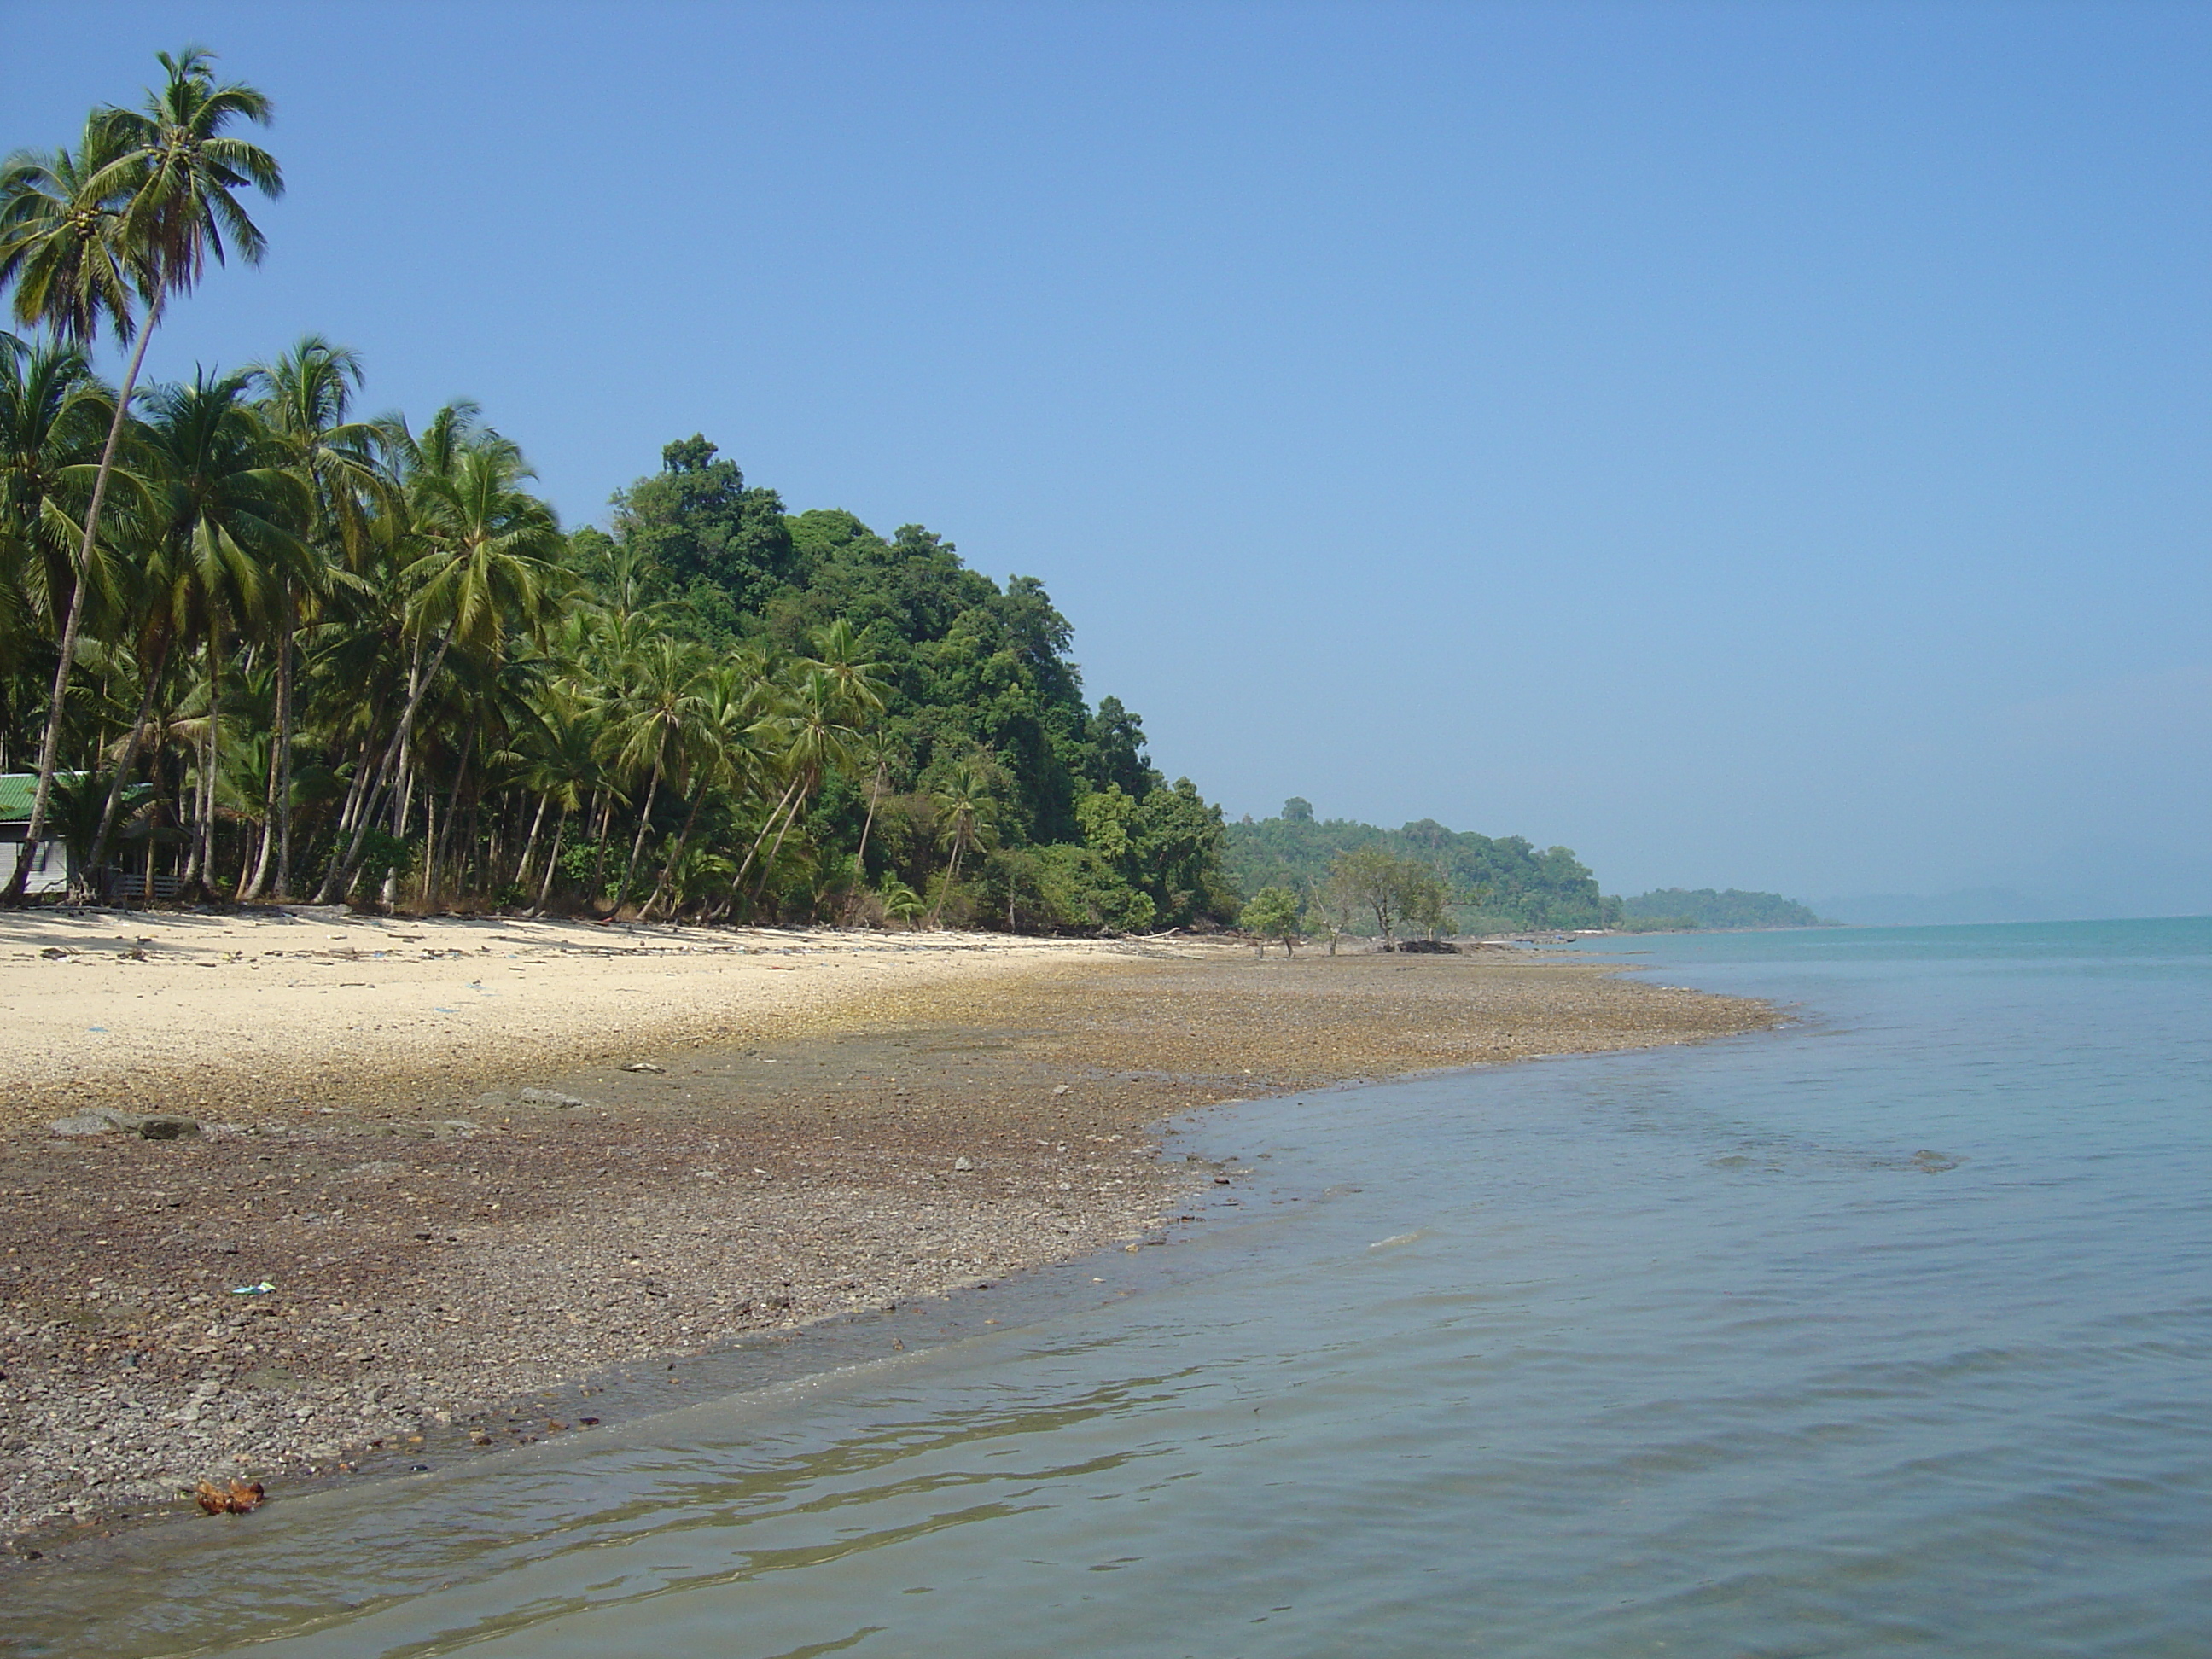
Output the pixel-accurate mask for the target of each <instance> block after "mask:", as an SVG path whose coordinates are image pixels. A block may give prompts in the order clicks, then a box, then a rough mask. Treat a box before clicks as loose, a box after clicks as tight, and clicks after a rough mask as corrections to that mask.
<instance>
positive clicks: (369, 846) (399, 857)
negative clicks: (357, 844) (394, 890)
mask: <svg viewBox="0 0 2212 1659" xmlns="http://www.w3.org/2000/svg"><path fill="white" fill-rule="evenodd" d="M421 850H422V849H421V848H419V847H418V846H417V845H416V843H415V842H411V841H405V840H402V839H401V838H400V837H399V836H395V835H392V833H391V832H390V831H388V830H384V829H375V828H374V827H372V828H371V829H369V831H368V834H367V835H366V836H364V837H362V854H361V861H360V863H359V865H358V866H356V875H355V890H356V891H362V892H369V893H374V892H375V891H376V890H378V889H379V888H380V887H382V886H383V885H384V884H385V882H386V880H388V879H390V878H393V877H400V878H404V877H405V876H406V875H407V874H408V873H409V872H411V871H412V870H413V869H414V868H415V860H416V855H417V854H418V853H420V851H421Z"/></svg>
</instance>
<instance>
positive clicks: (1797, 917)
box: [1621, 887, 1839, 930]
mask: <svg viewBox="0 0 2212 1659" xmlns="http://www.w3.org/2000/svg"><path fill="white" fill-rule="evenodd" d="M1621 914H1622V915H1623V916H1624V917H1625V918H1626V920H1627V921H1629V923H1630V924H1631V925H1632V926H1640V927H1645V928H1650V929H1655V930H1656V929H1657V928H1662V927H1680V928H1693V927H1714V928H1729V927H1837V926H1838V925H1839V924H1838V923H1836V922H1832V921H1826V920H1824V919H1823V918H1822V917H1821V916H1820V915H1817V914H1816V913H1814V911H1812V910H1810V909H1808V908H1806V907H1805V906H1804V905H1802V904H1800V903H1798V902H1796V900H1794V899H1786V898H1784V897H1783V896H1782V895H1781V894H1779V893H1747V892H1745V891H1743V890H1741V889H1740V888H1735V887H1730V888H1728V889H1726V890H1723V891H1720V892H1715V891H1714V890H1712V889H1711V888H1710V887H1699V888H1694V889H1687V888H1681V887H1663V888H1659V889H1656V890H1653V891H1651V892H1649V893H1638V895H1637V896H1635V897H1634V898H1632V899H1624V900H1622V901H1621Z"/></svg>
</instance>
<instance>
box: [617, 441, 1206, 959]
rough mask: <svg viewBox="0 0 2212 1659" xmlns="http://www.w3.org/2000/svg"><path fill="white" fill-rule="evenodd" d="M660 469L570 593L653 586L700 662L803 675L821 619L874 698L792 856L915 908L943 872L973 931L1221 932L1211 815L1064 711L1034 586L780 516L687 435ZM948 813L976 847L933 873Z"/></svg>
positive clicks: (1076, 711)
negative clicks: (842, 858) (866, 676)
mask: <svg viewBox="0 0 2212 1659" xmlns="http://www.w3.org/2000/svg"><path fill="white" fill-rule="evenodd" d="M662 461H663V465H662V470H661V471H659V472H658V473H656V474H654V475H653V476H652V477H647V478H641V479H640V480H639V481H638V482H637V483H635V484H634V485H632V486H631V487H630V488H629V489H627V490H624V491H623V492H622V493H621V494H620V495H617V497H616V500H615V512H614V514H613V517H612V520H611V530H612V534H611V535H609V534H606V533H605V532H599V531H596V530H584V531H580V532H577V533H576V535H575V536H574V538H573V540H574V547H575V551H576V554H577V558H578V563H579V566H580V568H582V569H584V570H585V571H586V574H587V576H588V577H589V578H590V579H591V580H594V581H595V583H597V584H599V585H619V584H620V583H621V582H623V581H627V580H635V581H640V582H642V583H643V584H645V585H646V586H647V587H649V588H651V589H653V590H656V597H658V598H659V599H662V600H663V601H665V602H666V603H665V609H666V611H667V613H668V614H669V616H670V617H671V620H672V622H673V623H674V625H675V627H676V629H677V630H678V632H681V633H684V634H688V635H691V636H692V637H694V638H696V639H697V640H699V641H702V643H704V644H706V645H708V646H709V647H713V648H714V649H715V650H718V651H723V652H728V651H744V650H757V651H762V652H764V653H769V654H770V655H771V656H773V657H776V658H782V659H801V658H805V657H807V656H809V655H810V654H811V653H812V652H813V650H814V649H815V642H816V641H817V640H818V639H819V637H820V636H821V635H822V632H823V629H828V628H829V627H831V626H833V625H836V624H837V623H843V624H845V625H846V626H848V627H849V628H850V629H852V630H853V632H854V636H855V639H854V647H853V648H854V653H855V654H856V655H858V656H860V657H861V658H864V659H866V660H867V661H869V662H870V663H872V665H874V667H873V671H872V672H873V676H874V678H877V679H878V680H879V681H880V682H881V683H882V686H883V693H882V695H883V700H884V708H883V709H882V711H881V712H880V713H879V714H877V715H876V716H875V717H874V718H873V719H872V721H871V722H870V724H869V728H868V731H867V733H866V740H865V742H864V743H863V744H860V745H858V747H859V749H860V750H863V751H864V752H860V753H856V754H854V755H853V756H849V757H845V758H844V759H842V761H841V763H839V764H838V765H836V766H835V767H833V768H832V769H829V774H828V775H827V777H826V779H825V781H824V784H823V787H822V789H821V792H820V794H819V796H818V798H817V800H816V802H815V804H814V805H812V807H811V809H810V810H809V811H808V812H807V814H806V816H805V819H804V823H805V829H806V834H807V838H808V840H809V841H810V842H812V843H813V844H814V845H816V846H817V847H820V848H823V849H824V850H825V851H829V852H830V853H832V854H833V855H834V854H840V853H842V854H847V855H848V856H851V857H853V858H854V859H855V860H857V861H858V862H860V863H861V864H863V865H864V866H865V871H864V877H865V879H866V881H867V883H868V884H869V885H870V886H872V887H879V886H881V885H882V884H884V883H885V882H892V883H897V884H902V885H903V886H905V887H908V888H910V889H911V890H914V891H915V892H917V893H927V892H928V891H929V890H930V888H931V884H932V883H933V882H934V883H936V884H939V886H940V887H941V886H942V885H943V884H944V883H945V881H946V880H947V878H948V873H957V875H958V876H959V877H960V878H961V880H960V884H959V891H958V894H957V899H958V902H957V903H956V904H955V905H954V907H953V908H954V909H955V910H956V911H959V912H961V913H963V914H966V915H970V916H972V917H973V919H974V920H975V921H977V922H978V923H981V925H985V926H989V925H993V924H994V923H995V925H998V926H1001V927H1005V926H1009V925H1011V926H1013V927H1023V928H1028V927H1048V928H1055V927H1073V928H1079V929H1090V928H1097V927H1107V928H1129V929H1137V928H1142V927H1152V926H1166V925H1170V924H1173V923H1179V922H1189V921H1198V920H1203V919H1217V920H1223V921H1226V920H1229V919H1231V918H1232V917H1233V916H1234V915H1235V913H1236V908H1237V901H1236V894H1235V890H1234V887H1233V885H1232V884H1231V882H1230V881H1229V880H1228V879H1227V878H1226V877H1225V872H1224V871H1223V869H1222V866H1221V853H1222V846H1223V836H1222V823H1221V815H1220V811H1219V809H1218V808H1217V807H1213V806H1211V805H1208V804H1207V803H1206V801H1205V800H1204V799H1202V798H1201V797H1200V794H1199V793H1198V791H1197V789H1196V788H1195V787H1194V786H1193V785H1192V784H1191V783H1190V781H1188V779H1178V780H1176V781H1174V782H1173V783H1170V782H1169V781H1167V780H1166V779H1165V778H1164V776H1162V775H1161V774H1160V773H1159V771H1158V769H1156V768H1155V767H1154V766H1153V765H1152V763H1151V761H1150V759H1149V758H1148V757H1147V755H1146V747H1145V733H1144V726H1143V722H1142V721H1141V720H1140V719H1139V717H1138V716H1137V715H1136V714H1133V713H1132V712H1130V711H1129V710H1128V709H1127V708H1124V707H1123V706H1122V705H1121V702H1120V700H1119V699H1118V698H1115V697H1113V696H1105V697H1102V698H1101V699H1100V700H1099V702H1098V704H1097V708H1095V709H1093V708H1091V707H1089V706H1088V705H1087V704H1086V703H1085V697H1084V689H1083V681H1082V675H1081V672H1080V671H1079V668H1078V666H1077V665H1076V664H1075V663H1074V662H1073V661H1071V660H1070V659H1069V657H1068V652H1069V649H1070V647H1071V646H1072V644H1073V629H1071V628H1070V626H1069V625H1068V623H1067V620H1066V618H1065V617H1062V616H1061V615H1060V612H1059V611H1057V610H1056V609H1055V608H1054V605H1053V603H1052V600H1051V598H1050V596H1049V595H1048V594H1047V592H1045V589H1044V586H1043V585H1042V583H1041V582H1039V581H1038V580H1036V579H1035V578H1034V577H1028V576H1014V577H1011V578H1009V579H1008V580H1007V582H1006V586H1005V587H1004V588H1001V587H1000V586H999V585H998V584H997V583H996V582H994V581H993V580H991V579H990V578H989V577H987V576H985V575H983V574H981V573H980V572H978V571H975V570H971V569H969V568H968V567H967V566H966V565H965V564H964V563H963V562H962V561H961V559H960V557H959V556H958V553H957V550H956V549H955V548H954V546H953V544H952V543H951V542H949V541H946V540H945V539H944V538H941V537H939V536H938V535H936V534H933V532H929V531H927V530H925V529H923V528H922V527H921V526H919V525H902V526H900V527H899V528H898V529H897V530H896V532H893V533H892V534H891V535H890V537H888V538H886V537H884V536H883V535H880V534H878V532H876V531H874V530H872V529H871V528H870V527H869V526H867V525H866V524H864V523H862V522H861V520H860V519H858V518H857V517H855V516H854V514H852V513H848V512H845V511H842V510H841V509H837V508H817V509H814V510H811V511H807V512H801V513H787V512H786V511H785V510H784V507H783V504H782V502H781V500H780V498H779V497H778V496H777V495H776V493H775V491H774V490H772V489H762V488H759V487H757V486H749V485H748V484H747V483H746V482H745V479H744V475H743V474H742V473H741V472H740V471H739V470H738V466H737V465H735V464H734V463H733V462H732V461H729V460H727V459H721V458H720V457H719V456H718V454H717V452H716V448H715V446H714V445H713V444H711V443H709V442H708V441H706V439H704V438H703V437H701V436H696V435H695V436H693V437H691V438H690V439H686V440H684V441H681V442H678V443H673V444H671V445H669V446H668V447H666V448H665V450H664V451H663V452H662ZM969 798H972V807H973V812H972V816H973V817H975V821H976V825H977V831H978V833H977V836H976V837H975V839H976V841H977V842H978V845H977V848H976V851H975V854H973V855H971V857H970V859H969V861H968V862H967V865H966V867H965V868H964V869H963V870H961V871H958V872H949V871H948V862H949V861H948V858H947V846H946V843H947V840H948V823H949V820H951V819H954V818H957V817H959V816H960V815H961V813H962V812H963V811H965V810H967V809H966V807H964V806H963V801H967V800H969ZM953 827H954V828H957V825H955V826H953Z"/></svg>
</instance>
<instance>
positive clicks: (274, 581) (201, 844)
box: [149, 372, 313, 880]
mask: <svg viewBox="0 0 2212 1659" xmlns="http://www.w3.org/2000/svg"><path fill="white" fill-rule="evenodd" d="M251 385H252V377H251V376H250V375H248V374H229V375H221V376H213V377H210V375H208V374H206V373H205V372H203V373H202V374H199V375H197V377H195V379H194V380H193V381H192V383H191V385H190V386H164V387H161V389H160V390H159V391H158V392H155V394H154V397H153V399H152V402H153V405H154V418H153V420H152V422H150V425H149V431H150V435H151V439H152V442H153V445H154V447H155V450H156V452H157V453H159V454H160V456H161V460H162V463H163V470H164V471H166V472H167V475H168V478H169V489H170V495H171V498H172V502H173V505H172V507H171V516H170V527H169V542H170V546H171V549H172V550H173V552H172V556H173V561H174V562H173V565H172V566H171V567H170V583H169V604H170V606H171V612H172V621H173V626H174V627H175V628H176V629H177V632H178V634H179V635H180V636H181V635H185V634H186V633H191V632H197V635H199V639H200V643H201V646H202V647H203V651H204V661H205V663H206V668H207V685H208V699H209V701H208V736H207V740H206V742H205V744H204V745H203V750H202V752H203V754H204V757H205V759H204V762H203V764H202V770H201V777H200V786H199V803H200V804H199V811H198V817H197V823H198V829H199V839H198V842H197V846H196V847H195V848H194V850H193V854H192V858H191V870H192V871H194V872H197V874H198V875H199V876H200V878H202V879H203V880H204V879H205V878H206V877H207V876H208V875H209V874H210V872H211V871H212V866H213V859H214V854H215V841H214V835H215V803H216V774H217V771H218V769H220V766H221V763H222V686H223V647H224V643H225V641H227V640H228V638H229V636H230V635H233V634H234V633H237V632H240V631H241V630H243V629H258V628H261V627H265V626H266V625H268V624H270V623H273V622H274V620H275V613H276V607H277V601H278V598H279V596H280V594H282V593H283V592H285V591H286V590H288V589H289V588H290V587H292V586H296V585H299V584H302V583H305V582H307V581H309V580H312V577H313V554H312V553H311V551H310V550H309V549H308V547H307V541H306V532H307V526H308V521H309V517H310V513H311V511H312V507H313V498H312V495H310V492H309V490H308V488H307V483H306V482H305V481H304V480H302V479H301V477H300V476H299V474H298V473H296V472H295V471H293V470H292V469H291V467H290V466H289V465H288V464H287V463H288V461H289V454H288V453H287V451H286V449H285V447H284V446H283V445H282V444H280V443H278V442H277V441H276V440H275V439H274V438H272V437H271V436H270V434H269V432H268V430H267V428H264V426H263V425H262V423H261V422H260V421H259V419H258V417H257V416H256V415H255V413H254V411H253V410H252V408H251V407H250V406H249V405H248V404H246V391H247V389H248V387H249V386H251Z"/></svg>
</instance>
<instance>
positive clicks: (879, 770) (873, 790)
mask: <svg viewBox="0 0 2212 1659" xmlns="http://www.w3.org/2000/svg"><path fill="white" fill-rule="evenodd" d="M883 798H884V763H883V762H881V761H878V762H877V763H876V776H875V781H874V782H873V783H872V784H870V785H869V786H868V816H867V817H865V818H863V819H862V820H861V821H860V851H859V852H857V853H855V854H854V855H853V862H854V867H855V868H857V869H858V870H859V871H860V881H861V884H863V885H866V882H867V879H868V831H869V830H871V829H874V828H875V827H876V803H877V802H878V801H880V800H881V799H883Z"/></svg>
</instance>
